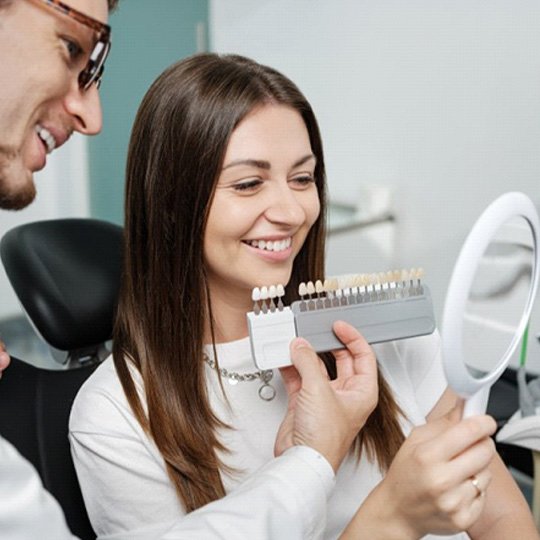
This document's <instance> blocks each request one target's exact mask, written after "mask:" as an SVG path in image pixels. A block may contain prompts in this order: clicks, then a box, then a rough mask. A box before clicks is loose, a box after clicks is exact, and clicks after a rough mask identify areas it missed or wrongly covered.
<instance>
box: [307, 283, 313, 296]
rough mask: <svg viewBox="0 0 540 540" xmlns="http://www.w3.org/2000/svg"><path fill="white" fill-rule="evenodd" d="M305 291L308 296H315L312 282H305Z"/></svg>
mask: <svg viewBox="0 0 540 540" xmlns="http://www.w3.org/2000/svg"><path fill="white" fill-rule="evenodd" d="M306 290H307V293H308V294H309V295H311V294H315V285H313V281H308V282H307V287H306Z"/></svg>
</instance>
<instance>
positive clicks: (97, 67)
mask: <svg viewBox="0 0 540 540" xmlns="http://www.w3.org/2000/svg"><path fill="white" fill-rule="evenodd" d="M39 2H40V3H42V4H44V5H46V6H48V7H50V8H52V9H54V10H56V11H59V12H60V13H63V14H64V15H66V16H68V17H70V18H71V19H73V20H75V21H77V22H78V23H80V24H83V25H84V26H86V27H87V28H90V29H92V30H93V31H94V32H95V35H96V42H95V44H94V48H93V49H92V52H91V54H90V58H89V59H88V63H87V64H86V66H85V68H84V69H83V70H82V71H81V72H80V73H79V87H80V88H81V89H82V90H88V89H89V88H90V87H91V86H92V84H96V85H97V87H98V88H99V85H100V84H101V77H102V76H103V69H104V67H105V60H106V59H107V55H108V54H109V51H110V50H111V27H110V26H109V25H108V24H104V23H102V22H100V21H98V20H96V19H94V18H92V17H89V16H88V15H85V14H84V13H81V12H80V11H77V10H76V9H73V8H72V7H71V6H68V5H66V4H63V3H62V2H60V1H59V0H39Z"/></svg>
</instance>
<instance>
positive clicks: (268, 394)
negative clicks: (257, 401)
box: [203, 353, 276, 401]
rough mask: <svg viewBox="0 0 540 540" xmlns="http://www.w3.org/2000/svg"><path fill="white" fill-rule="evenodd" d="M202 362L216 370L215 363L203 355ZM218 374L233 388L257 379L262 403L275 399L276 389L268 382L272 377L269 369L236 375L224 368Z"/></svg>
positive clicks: (272, 374)
mask: <svg viewBox="0 0 540 540" xmlns="http://www.w3.org/2000/svg"><path fill="white" fill-rule="evenodd" d="M203 356H204V361H205V362H206V363H207V364H208V365H209V366H210V367H211V368H212V369H214V370H215V369H216V361H215V360H213V359H211V358H209V357H208V355H207V354H206V353H204V355H203ZM219 374H220V375H221V376H222V377H225V378H226V379H227V382H228V383H229V384H230V385H231V386H234V385H236V384H238V383H239V382H250V381H256V380H257V379H259V380H260V381H261V386H260V387H259V397H260V398H261V399H263V400H264V401H272V400H273V399H274V398H275V397H276V389H275V388H274V387H273V386H272V385H271V384H270V381H271V380H272V378H273V377H274V372H273V371H272V370H271V369H264V370H262V371H255V372H253V373H237V372H235V371H229V370H228V369H225V368H221V367H220V368H219Z"/></svg>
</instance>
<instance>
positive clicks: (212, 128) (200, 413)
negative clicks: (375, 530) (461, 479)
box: [113, 54, 403, 511]
mask: <svg viewBox="0 0 540 540" xmlns="http://www.w3.org/2000/svg"><path fill="white" fill-rule="evenodd" d="M264 103H279V104H283V105H286V106H288V107H291V108H293V109H295V110H296V111H298V112H299V114H300V115H301V116H302V118H303V119H304V122H305V124H306V128H307V131H308V133H309V138H310V142H311V148H312V151H313V153H314V155H315V156H316V158H317V165H316V169H315V181H316V185H317V189H318V193H319V197H320V202H321V214H320V216H319V218H318V220H317V221H316V223H315V224H314V225H313V227H312V229H311V230H310V232H309V234H308V236H307V239H306V241H305V244H304V246H303V247H302V249H301V251H300V253H299V254H298V256H297V257H296V259H295V262H294V267H293V272H292V277H291V280H290V283H289V285H288V287H287V296H288V301H289V302H290V301H291V300H292V299H294V298H295V297H296V292H295V291H296V290H297V288H298V284H299V283H300V281H302V280H306V279H307V278H308V276H309V277H311V278H315V277H317V276H323V275H324V243H325V221H326V216H325V206H326V205H325V198H326V188H325V172H324V159H323V151H322V142H321V137H320V134H319V129H318V126H317V121H316V119H315V116H314V114H313V111H312V109H311V107H310V105H309V103H308V102H307V100H306V99H305V98H304V96H303V95H302V94H301V93H300V91H299V90H298V88H297V87H296V86H295V85H294V84H293V83H292V82H291V81H289V80H288V79H287V78H286V77H284V76H283V75H281V74H280V73H278V72H277V71H275V70H273V69H271V68H268V67H266V66H262V65H259V64H257V63H256V62H254V61H251V60H248V59H246V58H243V57H239V56H231V55H228V56H218V55H215V54H202V55H196V56H193V57H190V58H187V59H186V60H183V61H182V62H179V63H177V64H175V65H173V66H171V67H170V68H169V69H167V70H166V71H165V72H164V73H163V74H162V75H161V76H160V77H159V78H158V79H157V80H156V81H155V82H154V84H153V85H152V86H151V88H150V90H149V91H148V93H147V94H146V96H145V98H144V100H143V102H142V104H141V106H140V108H139V111H138V114H137V117H136V120H135V124H134V127H133V132H132V135H131V141H130V146H129V155H128V163H127V186H126V200H125V203H126V210H125V262H124V277H123V283H122V288H121V293H120V300H119V307H118V316H117V320H116V328H115V335H114V349H113V353H114V363H115V366H116V370H117V372H118V375H119V377H120V380H121V382H122V385H123V388H124V391H125V393H126V396H127V398H128V401H129V403H130V405H131V407H132V409H133V411H134V413H135V415H136V417H137V419H138V420H139V422H140V423H141V425H142V426H143V428H144V429H145V431H146V432H147V433H148V434H149V435H150V436H151V437H152V438H153V440H154V441H155V443H156V445H157V447H158V448H159V450H160V452H161V454H162V455H163V458H164V460H165V463H166V465H167V470H168V474H169V476H170V478H171V481H172V482H173V484H174V486H175V488H176V491H177V493H178V496H179V498H180V500H181V502H182V504H183V505H184V507H185V509H186V511H191V510H194V509H196V508H198V507H200V506H202V505H204V504H206V503H209V502H211V501H213V500H216V499H218V498H220V497H222V496H224V495H225V490H224V487H223V484H222V481H221V478H220V469H222V468H223V467H224V465H223V463H222V462H221V461H220V460H219V458H218V457H217V451H227V449H226V448H224V446H223V444H222V443H221V442H220V440H219V438H218V436H217V428H219V427H226V426H224V424H223V423H222V422H221V421H220V419H219V418H217V417H216V415H215V414H214V412H213V411H212V409H211V408H210V405H209V399H208V394H207V386H206V379H205V371H204V364H203V339H204V327H205V320H207V318H208V317H209V310H208V305H209V299H208V297H207V287H206V279H205V267H204V264H203V238H204V230H205V225H206V220H207V215H208V212H209V208H210V205H211V203H212V198H213V193H214V189H215V184H216V181H217V178H218V176H219V173H220V170H221V168H222V165H223V159H224V156H225V151H226V148H227V144H228V141H229V138H230V136H231V134H232V132H233V130H234V129H235V127H236V126H237V125H238V124H239V123H240V121H241V120H242V119H243V118H244V117H245V116H246V115H247V114H248V113H249V112H251V111H252V110H253V109H254V108H255V107H256V106H260V105H261V104H264ZM327 362H328V367H329V370H330V371H332V369H333V368H334V367H335V366H333V362H332V359H327ZM130 363H131V364H132V365H134V366H135V368H136V369H137V370H138V371H139V372H140V374H141V376H142V380H143V382H144V395H145V399H146V404H147V409H146V410H145V407H144V406H143V404H142V402H141V398H140V396H139V394H138V390H137V386H136V384H135V381H134V379H133V377H132V374H131V371H130ZM379 385H380V398H379V405H378V407H377V409H376V411H375V412H374V413H373V414H372V417H373V418H374V421H370V422H368V425H367V426H366V427H365V428H364V429H363V430H362V432H361V433H360V435H359V438H358V441H357V443H356V448H357V450H359V449H360V447H361V446H362V444H363V445H364V447H365V448H366V449H367V452H368V454H369V455H371V456H372V457H376V458H377V459H378V461H379V463H380V464H381V466H383V467H388V465H389V464H390V461H391V459H392V457H393V455H394V454H395V452H396V451H397V449H398V448H399V446H400V444H401V442H402V440H403V435H402V433H401V430H400V428H399V423H398V414H399V409H398V407H397V405H396V403H395V401H394V400H393V398H392V395H391V393H390V391H389V389H388V387H387V385H386V383H385V381H384V379H382V378H381V377H379Z"/></svg>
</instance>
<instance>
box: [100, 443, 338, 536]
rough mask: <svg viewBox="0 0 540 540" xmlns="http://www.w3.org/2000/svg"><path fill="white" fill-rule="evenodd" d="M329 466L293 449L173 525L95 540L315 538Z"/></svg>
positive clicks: (321, 525) (329, 483) (328, 487)
mask: <svg viewBox="0 0 540 540" xmlns="http://www.w3.org/2000/svg"><path fill="white" fill-rule="evenodd" d="M334 483H335V477H334V472H333V470H332V467H331V466H330V464H329V463H328V461H326V459H325V458H324V457H323V456H321V455H320V454H319V453H318V452H316V451H315V450H313V449H311V448H309V447H306V446H295V447H293V448H290V449H289V450H287V451H286V452H285V453H284V454H283V455H282V456H280V457H278V458H275V459H273V460H272V461H271V462H270V463H268V464H267V465H265V466H264V467H263V468H262V469H261V470H260V471H258V472H257V474H256V475H254V476H252V477H251V478H250V479H249V480H247V481H246V482H244V483H243V484H241V485H240V486H239V487H238V488H237V489H235V490H234V491H233V492H232V493H230V494H228V495H227V496H226V497H224V498H223V499H219V500H218V501H215V502H213V503H210V504H207V505H205V506H203V507H202V508H199V509H198V510H196V511H195V512H191V513H190V514H188V515H185V516H182V517H181V518H179V519H178V520H176V521H175V522H174V523H172V524H171V523H169V524H154V525H149V526H147V527H142V528H140V529H138V530H136V531H133V530H131V531H129V532H123V533H117V534H112V535H106V536H100V540H148V539H149V538H152V539H158V540H184V539H186V538H189V540H252V539H255V538H256V539H257V540H278V539H282V538H287V540H302V539H305V540H311V539H313V540H315V539H320V538H322V536H323V533H324V529H325V526H326V507H327V499H328V496H329V495H330V492H331V491H332V489H333V487H334Z"/></svg>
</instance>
